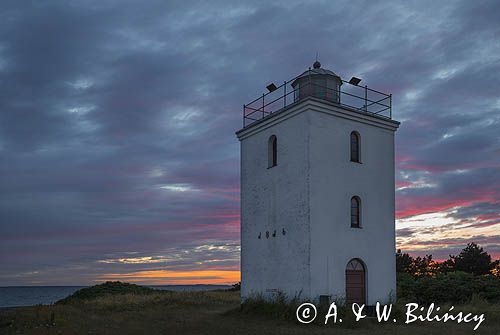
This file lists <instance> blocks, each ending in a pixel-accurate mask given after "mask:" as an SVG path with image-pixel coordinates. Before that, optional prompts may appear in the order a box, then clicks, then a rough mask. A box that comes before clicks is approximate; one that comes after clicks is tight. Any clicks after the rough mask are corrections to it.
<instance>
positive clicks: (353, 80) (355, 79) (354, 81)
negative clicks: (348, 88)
mask: <svg viewBox="0 0 500 335" xmlns="http://www.w3.org/2000/svg"><path fill="white" fill-rule="evenodd" d="M360 82H361V79H359V78H356V77H352V78H351V79H350V80H349V84H351V85H355V86H358V84H359V83H360Z"/></svg>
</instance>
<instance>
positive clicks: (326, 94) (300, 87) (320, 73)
mask: <svg viewBox="0 0 500 335" xmlns="http://www.w3.org/2000/svg"><path fill="white" fill-rule="evenodd" d="M341 85H342V79H341V78H340V76H339V75H337V74H336V73H335V72H333V71H330V70H327V69H323V68H322V67H321V63H320V62H318V61H316V62H314V64H313V68H312V69H311V68H309V70H306V71H304V72H303V73H302V74H301V75H299V76H298V77H297V78H295V80H294V81H293V82H292V87H293V89H294V90H295V101H297V100H301V99H303V98H306V97H308V96H313V97H317V98H321V99H325V100H329V101H332V102H337V103H340V86H341Z"/></svg>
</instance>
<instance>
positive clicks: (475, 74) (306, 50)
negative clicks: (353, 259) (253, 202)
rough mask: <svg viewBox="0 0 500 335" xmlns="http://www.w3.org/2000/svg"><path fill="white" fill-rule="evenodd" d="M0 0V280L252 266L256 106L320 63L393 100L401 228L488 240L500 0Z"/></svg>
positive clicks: (492, 219)
mask: <svg viewBox="0 0 500 335" xmlns="http://www.w3.org/2000/svg"><path fill="white" fill-rule="evenodd" d="M0 6H1V7H2V8H1V10H0V13H1V14H0V19H1V22H2V24H1V26H2V29H0V41H1V42H0V76H1V80H0V217H1V218H2V219H1V221H0V259H1V261H2V268H1V269H0V285H7V284H8V285H12V284H18V285H21V284H30V283H45V284H57V283H59V284H88V283H92V282H93V281H94V280H95V279H96V278H101V279H102V278H105V277H106V275H107V274H120V273H123V274H126V273H130V274H132V276H135V277H133V278H136V279H137V280H139V279H140V278H145V277H144V276H143V275H142V274H143V273H142V272H141V271H159V272H157V274H162V273H163V272H161V271H163V270H164V269H163V268H154V269H151V268H150V267H151V266H153V265H160V264H161V266H167V267H168V271H173V272H175V271H182V270H183V269H184V268H189V271H195V270H196V271H218V269H217V268H214V264H213V262H212V263H211V262H210V260H221V261H220V262H219V263H217V262H216V264H215V265H217V266H220V267H221V268H222V267H224V268H225V267H228V268H230V271H237V270H238V267H239V255H238V252H237V251H235V249H234V248H235V246H236V245H238V244H239V207H238V206H239V171H238V165H239V158H238V154H239V153H238V142H237V140H236V138H235V136H234V132H235V131H236V130H237V129H239V128H240V127H241V106H242V104H243V103H246V102H248V101H250V100H252V99H253V98H255V97H256V96H258V95H259V94H261V92H262V91H263V90H264V87H265V85H266V84H268V83H269V82H279V81H280V80H286V79H289V78H290V77H293V76H294V75H296V74H298V73H300V72H302V71H303V70H304V69H306V68H307V67H308V66H310V64H311V63H312V61H313V60H314V57H315V54H316V52H319V58H320V61H321V62H322V64H323V66H324V67H326V68H330V69H332V70H334V71H335V72H337V73H339V74H340V75H342V76H343V77H350V76H351V75H356V76H359V77H361V78H362V79H363V82H365V83H366V84H367V85H369V86H370V87H373V88H375V89H380V90H382V91H388V92H391V93H393V98H394V99H393V103H394V110H393V111H394V116H395V118H396V119H398V120H401V121H402V125H401V128H400V130H399V131H398V133H397V137H396V143H397V151H396V152H397V175H396V177H397V184H398V191H397V213H398V217H399V218H401V219H404V218H411V217H416V219H418V216H419V215H424V214H426V213H436V212H439V213H441V214H436V215H438V216H439V217H441V218H442V220H448V221H450V222H451V223H449V224H450V225H454V224H457V225H459V226H460V227H466V226H467V227H468V228H467V229H468V230H467V232H466V233H464V235H463V236H455V237H454V238H457V239H458V240H456V241H462V242H463V243H465V242H466V240H471V239H475V238H476V237H477V238H482V236H485V238H487V237H488V235H487V234H490V235H491V234H492V233H491V230H490V231H487V232H486V233H485V232H484V231H483V230H484V229H486V230H488V229H492V228H494V227H495V224H496V222H497V217H496V213H498V200H497V199H499V198H500V194H499V189H500V187H499V184H498V183H499V180H500V178H499V167H500V161H499V160H500V158H499V157H500V155H499V153H500V142H499V141H500V140H499V137H498V128H499V122H500V121H499V117H498V112H499V110H500V103H499V100H498V94H497V93H498V92H497V91H498V89H497V87H499V84H500V82H499V81H500V79H499V78H498V76H496V75H495V74H496V73H498V72H499V70H500V61H499V56H498V55H499V54H500V52H499V51H500V50H499V48H500V45H499V44H498V42H497V36H498V34H499V32H500V24H499V23H497V21H498V20H496V17H495V13H498V11H499V10H500V8H499V4H498V3H497V2H494V1H492V2H483V3H481V4H477V3H474V2H467V1H461V2H456V3H447V4H441V3H440V4H436V3H432V6H431V3H430V2H425V1H424V2H419V3H415V4H405V3H400V4H398V3H391V4H389V3H387V4H372V3H370V2H364V3H358V4H352V3H351V2H348V1H343V2H335V3H334V4H332V3H330V2H327V1H317V2H315V3H307V4H304V3H301V2H298V1H295V2H289V1H287V2H284V1H282V2H281V1H278V2H274V3H273V4H272V5H270V4H269V3H266V2H263V1H262V2H252V3H251V4H249V3H247V4H235V3H232V2H231V3H230V2H226V1H215V2H209V3H201V2H191V1H183V2H181V3H176V4H175V6H174V4H171V3H168V2H165V1H149V2H148V3H140V4H139V3H136V2H120V3H117V2H114V1H107V2H102V1H95V2H92V1H91V2H78V1H73V2H53V3H37V2H32V3H25V2H23V3H20V2H16V1H12V2H9V1H6V2H2V4H1V5H0ZM221 8H222V9H223V10H221ZM359 13H363V15H359ZM414 219H415V218H414ZM448 221H447V222H448ZM398 224H399V223H398ZM404 229H406V230H404ZM432 229H436V234H437V232H438V231H439V230H438V229H439V227H434V228H432ZM464 229H466V228H464ZM399 232H400V233H401V235H400V236H401V237H405V238H408V239H412V240H411V241H409V242H408V241H407V242H405V243H407V244H404V245H403V246H405V245H410V242H411V244H412V245H415V246H417V245H418V243H420V242H419V241H418V240H417V237H418V236H419V234H420V233H421V232H419V231H416V230H415V228H404V227H403V228H402V229H401V230H400V231H399ZM439 234H443V231H441V232H440V233H439ZM420 237H422V236H420ZM442 237H443V236H442ZM423 238H425V236H423ZM443 238H445V237H443ZM446 238H447V237H446ZM460 238H462V239H463V240H460ZM426 241H427V240H426V239H422V242H421V243H423V244H421V246H426V245H428V244H427V242H426ZM462 242H461V243H462ZM457 243H458V242H457ZM488 243H489V245H490V246H491V248H494V245H493V242H491V241H490V242H488ZM206 245H216V246H219V247H223V249H220V248H216V249H214V250H204V252H195V251H194V250H197V249H196V248H198V247H201V246H206ZM454 245H455V244H454ZM456 245H457V246H458V244H456ZM225 247H227V248H230V249H231V251H227V250H225V249H224V248H225ZM433 248H434V249H433V250H434V252H440V253H441V254H442V253H443V252H444V251H443V250H448V244H446V243H445V241H444V240H443V241H442V243H441V244H439V243H438V244H435V245H433ZM439 248H441V249H439ZM413 249H414V250H417V249H418V248H417V247H415V248H413ZM419 250H420V249H419ZM440 250H441V251H440ZM185 251H187V252H188V254H189V255H192V256H189V257H186V256H185V254H184V252H185ZM205 254H206V255H209V258H207V257H204V255H205ZM182 255H184V256H182ZM181 256H182V257H181ZM172 259H175V261H173V260H172ZM120 260H124V261H120ZM141 260H144V262H143V263H141ZM147 260H149V261H152V262H153V263H151V262H149V263H148V262H147ZM134 262H135V263H134ZM200 262H201V263H200ZM163 274H165V273H163ZM205 275H207V276H208V277H210V278H212V277H211V275H209V274H208V273H205V274H203V275H202V276H201V277H196V276H195V277H196V278H202V277H203V276H205ZM165 276H166V274H165ZM169 276H170V275H169ZM217 276H219V274H214V277H213V278H215V277H217ZM231 276H233V275H231ZM188 277H189V278H191V277H190V276H187V277H185V278H188ZM208 277H207V278H208ZM222 277H224V276H222ZM222 277H221V278H222ZM106 278H111V277H110V276H108V277H106ZM113 278H115V277H113ZM124 278H125V277H124ZM127 278H128V277H127ZM158 278H159V277H158ZM183 278H184V277H183ZM224 278H226V279H227V278H228V277H224ZM230 278H233V279H234V278H236V277H235V276H233V277H230ZM134 280H135V279H134ZM148 280H149V281H148V282H151V280H153V279H148ZM154 280H156V279H154ZM158 280H159V279H158ZM172 280H174V279H172ZM186 280H187V279H186ZM193 280H194V279H193ZM207 280H208V279H207ZM214 280H215V279H214ZM216 280H219V279H216ZM221 280H222V279H221Z"/></svg>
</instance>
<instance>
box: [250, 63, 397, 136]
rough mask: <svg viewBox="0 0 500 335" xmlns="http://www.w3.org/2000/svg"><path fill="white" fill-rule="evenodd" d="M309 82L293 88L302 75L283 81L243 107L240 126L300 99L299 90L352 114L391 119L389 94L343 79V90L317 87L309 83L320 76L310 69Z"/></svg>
mask: <svg viewBox="0 0 500 335" xmlns="http://www.w3.org/2000/svg"><path fill="white" fill-rule="evenodd" d="M308 72H309V81H308V82H307V83H304V82H302V83H301V84H300V88H296V89H294V88H293V87H292V86H291V83H292V82H293V81H295V80H296V79H297V78H298V77H300V76H301V75H299V76H297V77H295V78H293V79H290V80H288V81H285V82H283V84H281V85H280V86H278V87H277V88H276V89H275V90H274V91H272V92H268V93H263V94H262V96H260V97H258V98H256V99H255V100H253V101H251V102H249V103H247V104H245V105H243V127H246V126H249V125H251V124H252V123H254V122H256V121H259V120H262V119H263V118H265V117H266V116H268V115H270V114H272V113H275V112H278V111H281V110H282V109H284V108H286V107H288V106H290V105H292V104H294V103H296V102H298V101H300V100H302V99H303V98H305V97H303V96H302V94H301V97H299V89H300V90H304V89H305V90H308V91H309V92H311V93H309V94H306V95H307V96H312V97H316V98H320V99H325V100H328V101H330V102H333V103H335V104H338V105H340V106H343V107H347V108H349V109H353V110H355V111H360V112H364V113H368V114H372V115H378V116H381V117H384V118H387V119H392V94H386V93H383V92H380V91H377V90H374V89H371V88H368V87H367V86H358V85H353V84H351V83H349V82H348V81H345V80H342V79H341V80H342V83H343V84H347V85H342V86H345V88H342V89H340V90H336V89H332V88H329V87H326V86H322V85H318V84H316V83H314V82H313V81H312V80H311V75H313V74H323V73H320V72H316V71H315V70H314V69H309V70H308Z"/></svg>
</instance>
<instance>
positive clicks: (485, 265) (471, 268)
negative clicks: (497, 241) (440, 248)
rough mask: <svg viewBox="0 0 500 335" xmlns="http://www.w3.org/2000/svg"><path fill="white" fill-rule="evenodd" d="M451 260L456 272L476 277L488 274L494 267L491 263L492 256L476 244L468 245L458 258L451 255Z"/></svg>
mask: <svg viewBox="0 0 500 335" xmlns="http://www.w3.org/2000/svg"><path fill="white" fill-rule="evenodd" d="M450 259H451V260H452V262H453V268H454V270H455V271H463V272H468V273H472V274H474V275H484V274H488V273H490V270H491V269H492V266H493V265H494V263H492V262H491V256H490V255H489V254H488V253H487V252H486V251H484V250H483V248H481V247H480V246H478V245H477V244H476V243H474V242H472V243H469V244H467V246H466V247H465V248H464V249H463V250H462V251H461V252H460V254H459V255H458V256H451V255H450Z"/></svg>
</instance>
